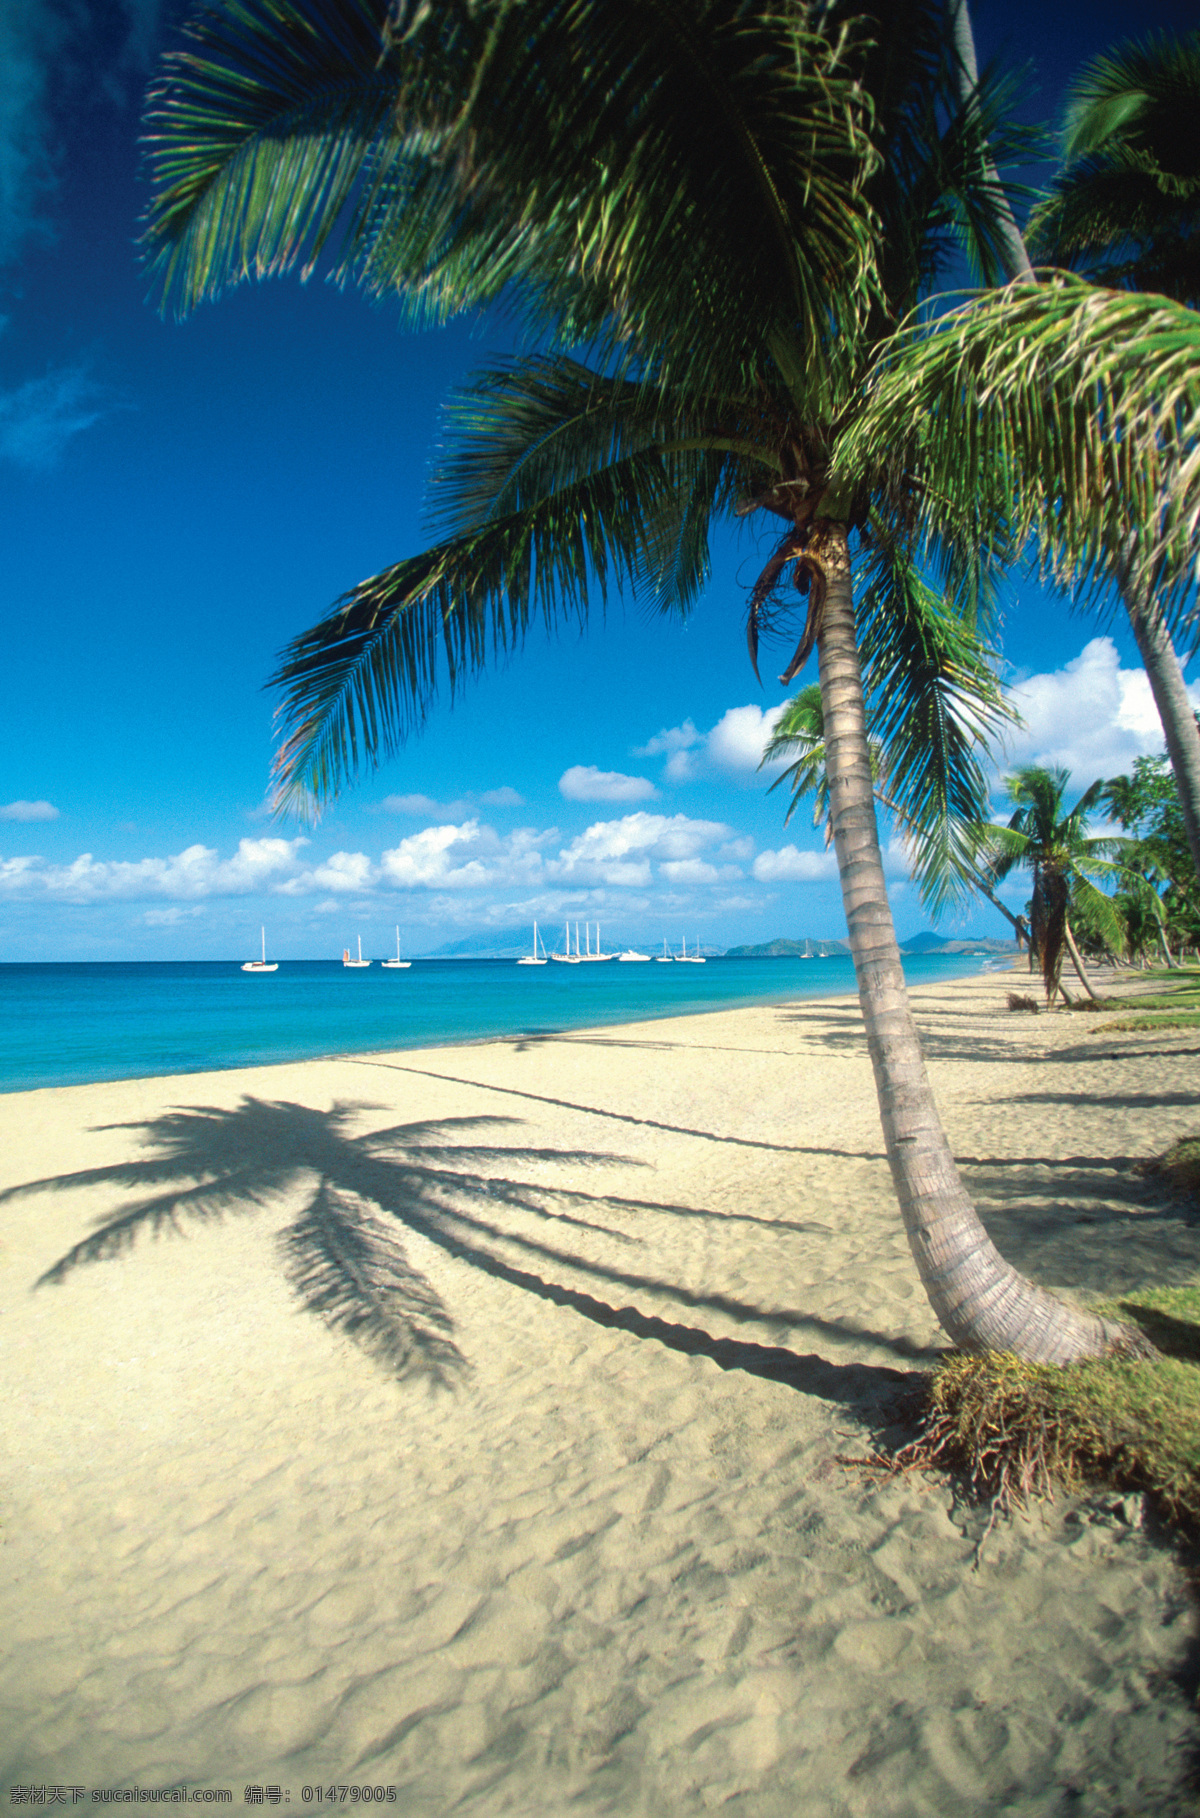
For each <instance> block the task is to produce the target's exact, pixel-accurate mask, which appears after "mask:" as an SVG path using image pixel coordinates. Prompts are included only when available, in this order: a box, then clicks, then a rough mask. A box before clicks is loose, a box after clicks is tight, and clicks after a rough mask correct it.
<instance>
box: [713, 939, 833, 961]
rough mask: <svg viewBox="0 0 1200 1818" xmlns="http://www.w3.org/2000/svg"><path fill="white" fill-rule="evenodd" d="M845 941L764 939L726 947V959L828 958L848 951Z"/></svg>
mask: <svg viewBox="0 0 1200 1818" xmlns="http://www.w3.org/2000/svg"><path fill="white" fill-rule="evenodd" d="M849 951H850V949H849V947H848V946H847V944H846V942H845V941H810V940H803V941H785V940H783V939H779V940H774V941H764V942H762V944H761V945H760V946H757V947H727V948H726V949H725V958H726V959H828V958H829V957H830V955H831V954H834V953H849Z"/></svg>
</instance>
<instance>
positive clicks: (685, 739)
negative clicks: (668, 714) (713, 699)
mask: <svg viewBox="0 0 1200 1818" xmlns="http://www.w3.org/2000/svg"><path fill="white" fill-rule="evenodd" d="M786 705H787V702H786V701H780V703H779V705H778V706H777V707H765V708H764V707H756V706H755V705H754V704H753V703H751V704H750V705H748V706H746V707H730V708H727V709H726V711H725V712H724V713H723V714H722V715H721V718H720V719H719V720H718V721H717V723H716V725H715V726H712V727H710V729H709V730H708V731H707V732H699V731H697V729H696V726H695V724H694V722H693V721H692V720H690V719H689V720H685V721H684V722H683V724H682V726H664V727H663V729H662V731H661V732H656V733H655V735H654V737H653V738H652V739H650V740H649V741H648V743H646V744H645V745H641V746H639V747H638V748H637V750H636V752H635V754H634V755H635V756H637V757H657V756H660V755H665V757H666V760H667V761H666V764H665V765H664V766H663V775H664V777H666V779H667V781H668V782H672V783H686V782H690V781H691V779H692V778H693V777H697V776H702V775H704V774H705V773H706V772H712V771H723V772H725V774H726V775H732V776H743V777H750V776H752V775H753V774H754V772H755V771H756V770H757V769H758V766H759V764H760V763H761V761H762V755H763V750H764V748H765V746H766V743H767V740H768V739H769V738H770V736H771V734H772V732H774V730H775V723H776V721H777V720H778V718H779V716H780V714H781V713H782V712H783V710H784V708H785V706H786Z"/></svg>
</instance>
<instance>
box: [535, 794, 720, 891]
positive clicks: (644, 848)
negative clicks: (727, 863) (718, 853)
mask: <svg viewBox="0 0 1200 1818" xmlns="http://www.w3.org/2000/svg"><path fill="white" fill-rule="evenodd" d="M731 833H732V828H729V827H726V826H725V825H724V823H723V822H721V821H694V820H690V819H689V818H688V816H687V815H685V814H675V815H665V814H646V813H645V812H641V811H639V812H638V813H637V814H626V815H623V816H622V818H621V819H620V820H619V821H595V822H593V824H592V825H591V826H590V827H588V828H587V829H586V831H585V832H583V833H581V834H579V835H578V836H577V837H576V838H575V839H573V840H572V841H571V843H570V845H569V846H564V847H563V848H562V849H561V850H560V851H559V854H558V857H557V858H556V859H551V860H549V861H548V862H547V864H546V876H547V877H548V878H550V879H552V880H553V881H555V882H558V883H570V884H607V885H611V886H613V887H622V888H633V889H638V888H645V886H646V885H647V884H649V882H650V879H651V875H652V873H651V865H652V863H653V862H657V863H658V865H659V868H660V871H661V872H662V874H663V875H664V876H668V875H669V871H668V867H670V866H672V865H676V866H678V865H681V864H687V863H689V862H691V861H694V860H696V859H697V858H699V856H700V854H701V853H703V852H704V851H705V850H706V849H708V848H709V847H712V846H715V845H717V844H718V842H720V841H724V840H727V839H728V838H729V836H730V834H731ZM714 875H715V874H714ZM721 875H731V876H737V875H739V873H738V871H737V868H736V867H728V868H727V869H726V871H725V872H723V873H721Z"/></svg>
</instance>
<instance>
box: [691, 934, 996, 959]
mask: <svg viewBox="0 0 1200 1818" xmlns="http://www.w3.org/2000/svg"><path fill="white" fill-rule="evenodd" d="M849 951H850V948H849V946H848V945H847V944H846V942H845V941H814V940H802V941H788V940H783V939H782V938H780V939H778V940H773V941H763V942H762V943H761V944H760V945H759V946H757V947H729V948H727V949H726V953H725V957H726V959H825V958H827V957H828V956H829V955H830V954H834V953H849ZM900 951H901V953H912V954H917V953H949V954H955V953H962V954H967V955H970V954H974V953H1015V952H1016V943H1015V942H1014V941H1001V940H995V939H993V938H992V936H991V935H980V936H979V937H978V938H977V939H973V938H971V937H970V936H967V937H964V938H963V939H962V940H947V939H946V938H945V937H944V936H943V935H940V934H914V935H913V937H912V939H911V940H907V941H901V942H900Z"/></svg>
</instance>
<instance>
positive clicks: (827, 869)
mask: <svg viewBox="0 0 1200 1818" xmlns="http://www.w3.org/2000/svg"><path fill="white" fill-rule="evenodd" d="M753 871H754V876H755V877H756V878H757V879H758V881H759V883H760V884H816V883H825V882H827V881H828V879H829V878H831V877H836V876H837V860H836V859H835V858H834V855H833V853H832V852H801V851H800V848H799V847H798V846H794V845H791V844H788V845H786V846H781V847H780V848H779V850H778V851H777V852H760V853H759V855H758V857H757V858H756V859H755V861H754V866H753Z"/></svg>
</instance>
